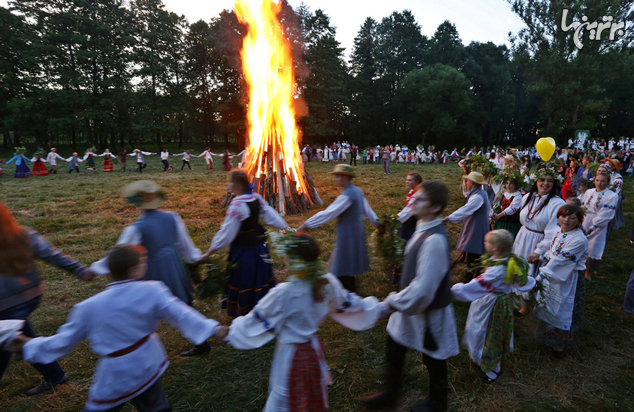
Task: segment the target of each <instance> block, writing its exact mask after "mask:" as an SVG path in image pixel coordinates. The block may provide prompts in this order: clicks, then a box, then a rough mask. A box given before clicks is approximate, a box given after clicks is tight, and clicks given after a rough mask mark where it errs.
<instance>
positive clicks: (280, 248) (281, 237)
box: [269, 229, 325, 283]
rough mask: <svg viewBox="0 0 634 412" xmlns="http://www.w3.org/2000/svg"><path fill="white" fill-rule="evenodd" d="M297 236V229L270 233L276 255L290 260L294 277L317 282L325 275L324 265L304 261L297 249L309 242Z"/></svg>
mask: <svg viewBox="0 0 634 412" xmlns="http://www.w3.org/2000/svg"><path fill="white" fill-rule="evenodd" d="M296 234H297V230H296V229H286V230H283V231H279V232H269V239H270V240H271V243H272V245H273V249H274V250H275V253H277V254H279V255H282V256H286V257H287V258H288V260H289V266H288V269H289V270H290V271H291V274H292V275H293V276H295V277H296V278H297V279H301V280H306V281H309V282H310V283H314V282H317V281H318V280H319V279H320V278H321V277H322V276H323V275H324V273H325V270H324V264H323V263H322V262H321V261H320V260H315V261H312V262H306V261H305V260H304V259H302V257H301V256H300V255H299V252H298V250H297V248H298V247H299V245H301V244H302V243H306V242H307V240H305V239H300V238H298V237H297V236H295V235H296Z"/></svg>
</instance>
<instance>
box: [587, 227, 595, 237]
mask: <svg viewBox="0 0 634 412" xmlns="http://www.w3.org/2000/svg"><path fill="white" fill-rule="evenodd" d="M592 233H594V229H593V228H590V229H588V231H587V232H586V237H588V236H590V235H591V234H592Z"/></svg>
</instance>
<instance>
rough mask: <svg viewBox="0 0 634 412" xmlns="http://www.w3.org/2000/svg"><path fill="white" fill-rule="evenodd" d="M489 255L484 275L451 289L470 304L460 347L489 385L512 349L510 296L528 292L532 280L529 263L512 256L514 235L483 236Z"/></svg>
mask: <svg viewBox="0 0 634 412" xmlns="http://www.w3.org/2000/svg"><path fill="white" fill-rule="evenodd" d="M484 247H485V249H486V252H487V253H489V254H490V255H491V256H490V257H489V258H488V259H485V260H484V261H483V265H484V266H485V267H486V269H485V270H484V273H483V274H482V275H480V276H478V277H477V278H475V279H473V280H472V281H471V282H469V283H466V284H465V283H457V284H455V285H453V287H452V288H451V292H452V294H453V296H454V298H455V299H456V300H459V301H463V302H472V303H471V307H470V308H469V315H468V316H467V325H466V327H465V333H464V338H463V344H464V345H465V346H466V347H467V349H468V350H469V355H470V356H471V359H472V360H473V362H475V363H476V364H477V365H478V366H479V367H480V368H481V369H482V372H483V373H484V374H483V375H482V376H481V379H482V380H483V381H484V382H485V383H491V382H493V381H494V380H496V379H497V377H498V374H499V373H500V372H501V367H502V364H501V361H502V356H503V355H506V354H508V353H509V352H511V351H512V350H513V309H514V301H513V296H512V295H511V294H512V293H516V294H519V293H521V292H528V291H530V290H532V289H533V287H534V286H535V279H534V278H532V277H527V273H526V272H527V268H528V263H526V261H524V260H523V259H522V258H519V257H517V256H515V255H513V254H511V250H512V249H513V234H512V233H511V232H509V231H508V230H505V229H499V230H494V231H492V232H489V233H487V235H486V236H485V237H484Z"/></svg>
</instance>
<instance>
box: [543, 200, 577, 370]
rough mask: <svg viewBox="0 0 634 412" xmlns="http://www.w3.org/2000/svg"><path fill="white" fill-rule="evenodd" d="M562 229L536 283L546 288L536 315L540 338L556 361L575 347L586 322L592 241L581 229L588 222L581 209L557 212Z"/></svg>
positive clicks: (565, 206)
mask: <svg viewBox="0 0 634 412" xmlns="http://www.w3.org/2000/svg"><path fill="white" fill-rule="evenodd" d="M557 220H558V222H559V226H560V229H559V230H557V231H556V232H555V234H554V236H553V237H552V239H551V241H550V249H549V250H548V251H547V252H546V253H545V254H544V256H543V258H541V257H540V259H543V261H545V262H546V264H545V265H544V266H542V267H541V268H540V269H539V273H538V275H537V276H536V278H535V280H536V281H537V282H538V283H541V284H542V285H543V289H544V293H543V296H542V298H538V302H539V303H538V305H537V306H536V307H535V315H536V316H537V318H538V319H540V327H539V329H538V332H537V339H538V340H539V341H540V342H542V343H543V344H545V345H547V346H549V347H551V348H552V350H553V355H554V356H555V357H556V358H562V357H563V355H564V354H563V350H564V349H566V348H570V347H572V346H574V344H575V341H576V339H577V334H578V333H579V330H580V329H581V323H582V320H583V305H584V300H585V290H586V287H585V277H584V271H585V268H586V265H585V263H586V259H587V258H588V250H589V246H588V240H587V239H586V236H585V234H584V233H583V231H582V230H581V227H582V225H583V221H584V215H583V210H582V209H581V208H580V207H577V206H572V205H564V206H562V207H561V208H560V209H559V211H558V212H557Z"/></svg>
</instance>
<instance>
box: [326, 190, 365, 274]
mask: <svg viewBox="0 0 634 412" xmlns="http://www.w3.org/2000/svg"><path fill="white" fill-rule="evenodd" d="M342 194H343V195H345V196H347V197H348V199H350V201H351V202H352V204H351V205H350V206H349V207H348V208H347V209H346V210H345V212H343V213H342V214H340V215H339V217H338V218H337V228H336V239H337V240H336V245H335V249H334V250H333V252H332V255H331V256H330V261H329V262H328V271H329V272H330V273H332V274H333V275H335V276H337V277H342V276H355V275H361V274H363V273H365V272H367V271H368V270H369V269H370V262H369V260H368V248H367V245H366V242H365V228H364V226H363V199H364V197H363V192H361V189H359V188H358V187H356V186H355V185H353V184H352V183H350V184H348V185H347V186H346V187H345V188H344V189H343V193H342Z"/></svg>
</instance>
